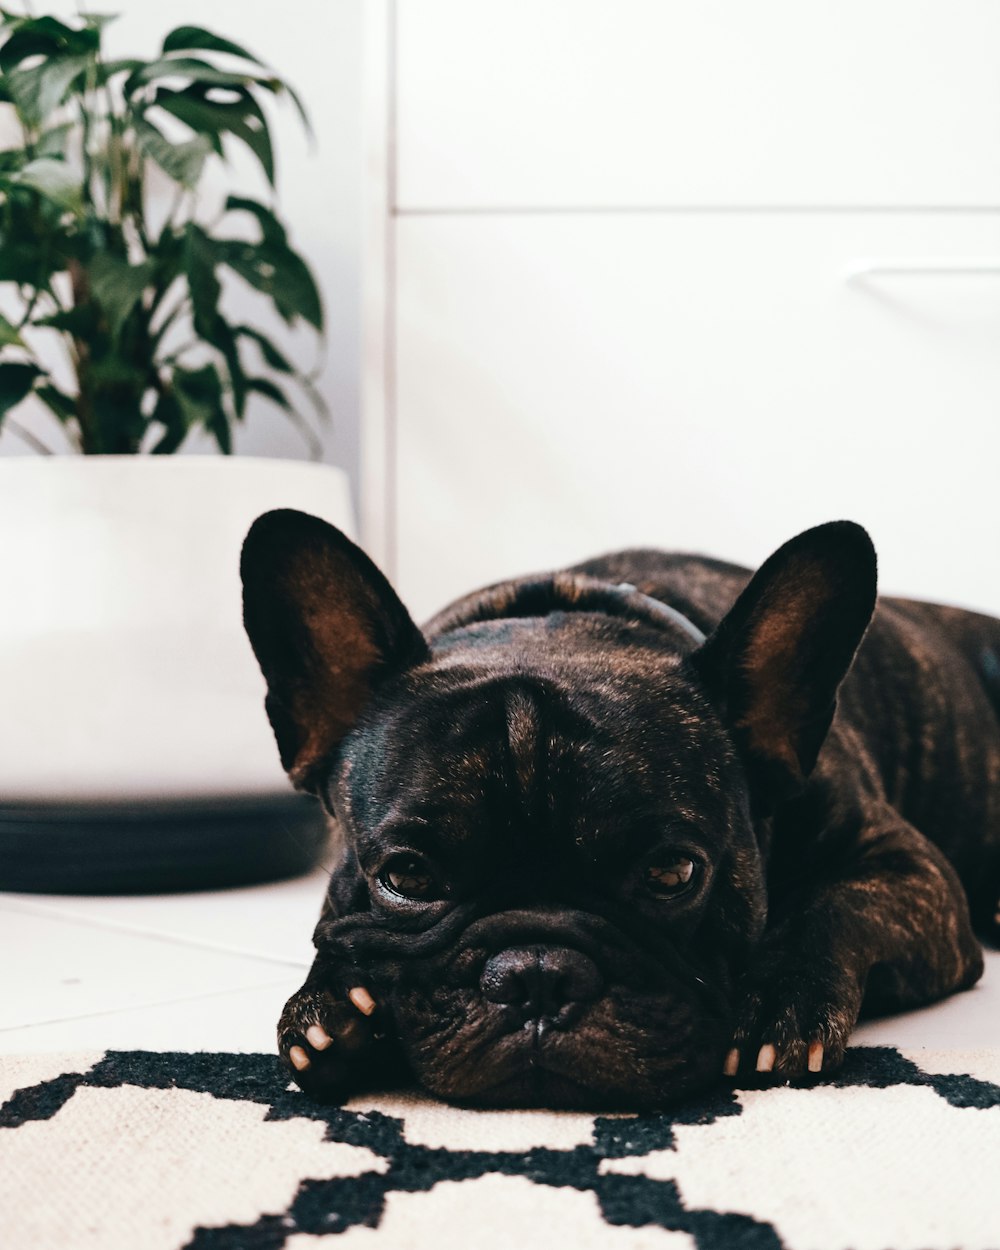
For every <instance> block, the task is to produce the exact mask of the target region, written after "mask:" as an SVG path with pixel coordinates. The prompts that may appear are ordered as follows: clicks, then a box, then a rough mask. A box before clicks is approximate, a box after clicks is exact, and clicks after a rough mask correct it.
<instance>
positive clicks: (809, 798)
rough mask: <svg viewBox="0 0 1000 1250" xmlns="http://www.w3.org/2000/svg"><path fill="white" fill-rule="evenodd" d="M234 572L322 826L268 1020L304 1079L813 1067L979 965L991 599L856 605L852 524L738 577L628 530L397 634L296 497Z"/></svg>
mask: <svg viewBox="0 0 1000 1250" xmlns="http://www.w3.org/2000/svg"><path fill="white" fill-rule="evenodd" d="M242 571H243V578H244V604H245V619H246V626H247V631H248V633H249V635H250V639H251V642H252V643H253V647H254V651H255V652H256V655H257V658H258V660H259V661H260V665H261V668H262V670H263V672H264V676H265V678H266V680H267V688H268V694H267V711H268V715H269V716H270V719H271V724H272V725H273V727H274V732H275V735H276V737H277V741H278V749H279V751H280V753H281V759H282V762H283V763H284V766H285V767H286V769H287V770H288V773H289V775H290V776H291V778H292V780H293V781H294V782H295V784H296V785H297V786H299V787H301V788H302V789H304V790H307V791H310V792H312V793H314V794H316V795H317V796H318V797H319V799H320V800H321V801H322V802H323V804H325V806H326V807H327V809H328V810H329V812H330V814H331V816H332V817H333V819H334V821H335V826H336V830H337V837H338V839H339V842H338V847H339V850H338V856H339V859H338V862H337V865H336V867H335V869H334V872H333V875H332V879H331V883H330V888H329V894H328V897H327V900H326V903H325V906H324V908H323V913H322V916H321V918H320V921H319V924H318V926H317V929H316V934H315V941H316V947H317V956H316V961H315V964H314V965H313V968H312V970H311V972H310V973H309V976H308V978H307V980H306V983H305V985H304V986H303V987H302V989H301V990H300V991H299V992H298V993H297V994H295V995H294V996H293V997H292V998H291V1000H290V1001H289V1003H288V1004H287V1006H286V1007H285V1010H284V1013H283V1015H282V1017H281V1020H280V1023H279V1048H280V1051H281V1054H282V1056H283V1057H284V1058H285V1060H286V1061H287V1063H288V1065H289V1068H290V1070H291V1071H292V1072H293V1074H294V1076H295V1079H296V1080H297V1081H298V1082H299V1083H300V1085H301V1086H302V1087H303V1088H304V1089H305V1090H307V1091H308V1092H309V1093H311V1094H314V1095H315V1096H317V1097H320V1098H324V1099H339V1098H342V1097H345V1096H347V1095H349V1094H350V1093H351V1092H353V1091H355V1090H357V1089H360V1088H362V1087H366V1086H367V1087H372V1086H378V1085H379V1084H385V1083H389V1082H395V1081H398V1080H399V1079H401V1078H406V1077H407V1076H411V1077H414V1078H415V1079H416V1080H417V1081H419V1082H420V1084H422V1085H423V1086H424V1088H426V1089H427V1090H430V1091H432V1092H433V1093H435V1094H438V1095H440V1096H441V1097H444V1098H447V1099H451V1100H454V1101H459V1102H465V1103H470V1104H476V1105H484V1106H529V1105H547V1106H562V1107H587V1108H590V1107H593V1108H600V1107H606V1108H621V1109H626V1108H637V1107H638V1108H645V1107H655V1106H658V1105H661V1104H664V1103H667V1102H670V1101H672V1100H675V1099H677V1098H678V1097H681V1096H683V1095H685V1094H687V1093H689V1092H691V1091H693V1090H698V1089H700V1088H703V1087H705V1086H707V1085H709V1084H711V1083H712V1082H715V1081H720V1080H723V1079H725V1078H726V1076H729V1077H733V1076H740V1077H745V1076H746V1075H747V1074H748V1073H750V1072H754V1071H756V1072H770V1073H772V1074H773V1077H774V1078H777V1079H787V1078H803V1079H809V1077H810V1074H815V1073H824V1072H828V1071H831V1070H832V1069H834V1068H835V1067H836V1065H837V1064H838V1063H839V1062H840V1060H841V1058H842V1056H843V1053H844V1047H845V1045H846V1043H847V1040H848V1038H849V1036H850V1033H851V1029H852V1028H853V1026H854V1024H855V1021H856V1020H857V1018H858V1015H859V1013H860V1012H861V1011H862V1010H865V1011H876V1012H882V1011H891V1010H894V1009H898V1008H903V1007H910V1006H914V1005H917V1004H920V1003H926V1002H929V1001H931V1000H933V999H936V998H940V997H942V996H943V995H946V994H950V993H952V992H954V991H956V990H960V989H964V988H967V987H968V986H971V985H972V984H973V983H974V982H975V981H976V980H977V978H978V977H979V975H980V973H981V971H982V956H981V952H980V948H979V945H978V942H977V939H976V936H975V934H976V933H977V932H978V933H979V934H980V936H987V937H992V936H995V934H996V933H997V931H998V926H997V920H996V913H997V896H998V893H1000V723H998V712H1000V676H998V674H1000V622H998V621H994V620H992V619H990V618H988V617H984V616H978V615H975V614H973V613H970V612H964V611H959V610H958V609H953V608H944V607H939V606H934V605H931V604H926V603H917V602H910V601H906V600H902V599H883V600H880V601H879V604H878V606H877V608H876V603H875V554H874V551H873V550H872V545H871V543H870V541H869V539H868V536H867V535H866V533H865V532H864V530H862V529H861V528H860V527H859V526H857V525H853V524H851V523H849V522H834V523H832V524H829V525H823V526H820V527H818V528H816V529H812V530H809V531H807V532H806V533H804V534H800V535H799V536H798V537H797V538H793V539H792V540H791V541H790V542H788V543H786V544H785V546H783V547H782V548H781V549H780V550H779V551H777V552H776V553H775V554H774V555H773V556H771V558H770V559H769V560H768V561H767V562H766V563H765V564H764V565H763V567H762V568H761V569H760V570H759V571H758V572H757V573H756V574H755V575H753V576H752V577H751V576H750V574H749V573H748V572H747V571H746V570H744V569H741V568H737V567H735V566H733V565H729V564H724V563H721V562H719V561H716V560H709V559H704V558H701V557H697V556H687V555H668V554H664V553H660V552H655V551H629V552H622V553H620V554H617V555H611V556H607V557H605V558H602V559H598V560H593V561H591V562H589V563H587V564H583V565H580V566H578V567H577V568H574V569H569V570H566V571H562V572H557V573H553V574H547V575H544V576H537V577H531V578H525V579H522V580H518V581H513V582H505V583H502V584H500V585H496V586H492V587H489V588H488V589H486V590H483V591H480V592H478V593H476V594H473V595H471V596H469V597H468V598H466V599H462V600H461V601H459V602H458V603H455V604H453V605H452V606H451V607H450V608H448V609H446V610H445V611H444V612H443V613H441V614H440V615H439V616H438V617H436V618H435V619H434V620H432V621H431V622H430V623H429V624H428V625H427V627H426V628H425V629H424V630H423V631H421V630H419V629H418V628H417V627H416V625H415V624H414V623H413V621H412V620H411V619H410V616H409V614H408V613H407V611H406V609H405V607H404V606H403V604H402V603H401V602H400V601H399V599H398V598H397V596H396V595H395V593H394V592H393V590H392V589H391V587H390V586H389V584H388V582H387V581H386V579H385V578H384V577H383V576H382V574H381V573H380V572H379V571H378V569H377V568H375V566H374V565H373V564H372V563H371V561H370V560H369V559H368V558H367V557H366V556H365V555H364V554H363V553H362V552H361V551H360V550H359V549H358V548H357V547H356V546H354V545H353V544H352V543H351V542H349V541H348V540H347V539H346V538H345V537H344V536H343V535H342V534H341V533H339V532H338V531H337V530H335V529H333V528H331V527H330V526H328V525H326V524H325V523H324V522H322V521H319V520H317V519H315V518H314V517H309V516H306V515H304V514H302V513H298V512H291V511H281V512H272V513H268V514H267V515H266V516H264V517H261V518H260V520H258V521H257V522H256V523H255V524H254V526H253V528H252V529H251V531H250V534H249V536H248V538H247V541H246V545H245V547H244V552H243V564H242Z"/></svg>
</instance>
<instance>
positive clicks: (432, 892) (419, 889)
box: [378, 855, 440, 902]
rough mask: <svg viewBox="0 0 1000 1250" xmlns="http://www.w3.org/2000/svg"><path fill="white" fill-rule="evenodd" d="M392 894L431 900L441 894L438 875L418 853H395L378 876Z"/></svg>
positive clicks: (426, 900)
mask: <svg viewBox="0 0 1000 1250" xmlns="http://www.w3.org/2000/svg"><path fill="white" fill-rule="evenodd" d="M378 879H379V881H380V882H381V884H382V885H383V886H384V887H385V888H386V889H387V890H388V891H389V893H390V894H398V895H399V897H400V898H409V899H415V900H418V901H419V902H429V901H430V900H432V899H435V898H438V897H439V895H440V885H439V882H438V878H437V875H436V874H435V872H434V870H433V869H432V868H431V866H430V864H428V862H427V861H426V860H425V859H421V858H420V856H418V855H394V856H393V857H392V859H390V860H388V862H387V863H386V864H385V865H384V866H383V868H382V871H381V872H380V873H379V876H378Z"/></svg>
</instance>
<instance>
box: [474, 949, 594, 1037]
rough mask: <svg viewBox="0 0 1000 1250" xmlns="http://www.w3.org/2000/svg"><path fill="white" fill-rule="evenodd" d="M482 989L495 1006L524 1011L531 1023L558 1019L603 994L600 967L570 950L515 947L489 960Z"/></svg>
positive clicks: (482, 977) (481, 982) (582, 955)
mask: <svg viewBox="0 0 1000 1250" xmlns="http://www.w3.org/2000/svg"><path fill="white" fill-rule="evenodd" d="M479 985H480V988H481V989H482V991H483V997H484V998H488V999H489V1000H490V1002H492V1003H504V1004H505V1005H509V1006H514V1007H520V1008H521V1010H522V1011H523V1012H524V1013H525V1016H526V1017H527V1018H528V1019H539V1018H542V1017H554V1016H557V1015H559V1013H560V1012H561V1011H562V1009H563V1008H564V1007H567V1006H568V1005H569V1004H570V1003H585V1002H589V1001H590V1000H591V999H593V998H596V997H597V996H598V994H600V992H601V988H602V986H603V981H602V978H601V974H600V972H599V971H598V969H597V965H596V964H595V963H594V962H593V960H591V959H588V958H587V956H586V955H584V954H583V952H582V951H576V950H572V949H571V948H570V947H568V946H556V947H547V946H511V947H508V949H507V950H504V951H500V953H499V954H498V955H494V956H493V958H492V959H489V960H487V962H486V966H485V967H484V968H483V973H482V976H481V977H480V978H479Z"/></svg>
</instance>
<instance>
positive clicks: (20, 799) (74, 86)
mask: <svg viewBox="0 0 1000 1250" xmlns="http://www.w3.org/2000/svg"><path fill="white" fill-rule="evenodd" d="M111 20H112V19H111V18H109V17H103V16H102V17H98V16H92V15H83V16H81V17H79V18H78V19H76V20H73V21H62V20H59V19H57V18H55V17H50V16H43V17H25V16H15V15H13V14H10V13H8V12H6V11H0V109H3V108H6V111H7V112H8V114H9V115H10V116H12V117H14V118H16V121H17V124H18V127H19V132H20V141H19V142H17V143H15V144H13V145H12V146H9V147H7V148H6V149H5V150H3V151H0V309H2V311H0V427H3V426H4V425H6V427H7V428H8V429H10V430H12V431H14V432H15V433H17V434H18V435H19V436H20V437H21V438H22V439H24V440H26V441H27V442H28V443H30V444H31V446H32V447H34V448H35V449H36V450H38V451H41V452H44V451H50V450H52V444H53V443H54V442H55V439H54V438H53V437H52V436H51V435H52V434H56V433H58V432H60V431H61V436H62V440H63V442H64V443H67V444H68V446H69V447H70V448H71V449H73V450H74V451H78V452H82V453H84V454H83V455H82V456H38V457H17V458H14V459H11V458H6V459H0V519H2V522H3V524H4V533H5V543H4V552H3V554H2V555H0V580H2V582H3V584H4V586H5V589H6V591H7V592H8V593H7V596H6V606H5V610H4V612H3V614H2V615H0V685H2V687H3V688H4V691H5V711H3V712H2V713H0V795H3V796H4V799H3V800H2V805H0V887H6V888H19V887H20V888H41V889H53V888H56V889H63V888H66V889H74V888H102V889H103V888H135V887H137V886H143V887H152V888H165V887H166V886H168V885H170V886H176V885H181V884H185V885H187V884H199V885H205V884H210V883H218V882H220V881H231V880H237V879H252V878H255V877H261V876H268V875H276V874H277V873H279V872H287V871H294V870H297V869H299V868H302V867H305V866H306V865H307V863H308V862H311V858H312V857H314V855H315V853H316V850H317V848H318V846H319V845H320V841H321V836H320V834H319V832H318V829H319V825H318V822H317V817H316V815H315V813H314V812H313V811H312V809H311V808H310V809H309V811H308V815H307V816H302V819H301V820H299V814H300V809H298V808H295V809H294V813H293V809H292V808H289V807H288V806H287V804H288V802H289V801H290V800H291V799H297V798H298V796H293V795H290V794H289V793H288V792H287V787H286V783H285V782H284V779H283V777H282V775H281V773H280V769H279V767H278V765H277V759H276V752H275V751H274V747H273V743H272V742H271V740H270V734H269V732H268V731H267V727H266V724H265V718H264V715H263V711H262V708H261V700H262V697H263V691H262V688H261V684H260V680H259V677H258V675H257V672H256V666H255V665H254V663H253V660H252V656H251V655H250V651H249V647H248V645H247V644H246V642H245V639H244V638H243V637H242V631H241V627H240V612H239V593H238V578H237V557H238V547H239V541H240V538H241V536H242V534H243V532H245V529H246V528H247V526H248V525H249V522H250V521H251V520H252V519H253V516H254V515H256V514H257V513H259V512H261V511H264V510H265V509H267V508H269V507H274V506H280V505H291V506H300V507H308V508H309V509H310V510H313V511H317V512H320V513H321V514H324V515H326V516H327V517H328V518H329V519H330V520H332V521H334V522H335V523H337V524H339V525H341V526H342V527H346V528H348V529H350V526H351V519H350V509H349V503H348V496H347V488H346V481H345V480H344V477H343V474H342V473H341V472H340V470H335V469H333V468H331V467H329V466H321V465H316V464H304V463H297V462H289V461H286V462H277V461H251V460H240V459H238V458H237V459H234V460H223V459H221V458H216V457H205V456H182V457H169V456H168V453H171V452H176V451H177V450H179V449H180V448H181V447H182V446H183V445H184V444H185V442H186V441H187V440H189V437H190V436H192V435H193V434H195V433H196V432H200V433H201V434H202V437H204V434H205V433H207V435H208V436H209V438H210V439H211V440H212V442H214V444H215V445H216V446H217V447H218V449H219V450H220V451H222V452H224V453H229V452H231V451H232V450H233V433H234V429H235V428H236V426H237V425H238V423H239V422H241V421H242V420H243V419H244V417H245V414H246V412H247V406H248V403H249V402H250V400H251V397H253V396H258V397H262V398H263V399H264V400H265V401H267V402H268V403H269V404H271V405H274V406H276V408H277V410H278V411H279V412H280V413H281V414H283V416H284V417H285V418H287V419H289V420H291V421H293V422H294V423H295V424H296V426H297V428H298V429H299V430H301V432H302V434H303V437H304V439H305V446H306V448H307V449H308V451H309V452H310V453H311V454H312V455H313V456H314V457H315V456H316V455H317V454H318V451H319V442H318V439H317V436H316V433H315V430H314V424H315V420H316V418H317V417H322V416H323V415H324V407H323V403H322V399H321V398H320V395H319V393H318V391H317V389H316V386H315V382H314V378H313V375H312V374H311V373H310V372H308V371H306V370H304V369H302V368H301V367H300V366H299V365H298V364H297V363H296V362H295V360H294V359H293V353H292V352H290V351H289V350H288V349H287V348H284V347H283V345H281V344H279V343H278V342H276V341H275V338H274V332H273V328H277V329H278V330H281V329H282V325H284V326H288V327H293V328H294V327H297V326H300V325H304V326H308V327H312V329H313V331H315V332H316V334H317V335H320V334H321V333H322V330H323V310H322V305H321V301H320V297H319V293H318V290H317V286H316V282H315V280H314V278H313V276H312V274H311V272H310V269H309V266H308V265H307V263H306V262H305V260H304V259H303V257H302V256H301V255H300V254H299V253H298V252H297V251H296V250H295V248H294V247H293V246H292V244H291V243H290V241H289V238H288V234H287V231H286V228H285V227H284V225H283V224H282V222H281V220H280V218H279V216H278V215H277V213H276V211H275V208H274V206H273V203H272V199H271V196H272V193H273V189H274V181H275V156H274V148H273V142H272V135H271V130H270V127H269V125H268V117H267V111H266V108H267V100H268V98H285V99H287V100H288V101H289V102H290V104H291V106H292V107H293V108H295V109H296V110H297V111H298V113H299V115H300V116H301V118H302V120H303V123H304V124H306V125H308V122H307V120H306V115H305V112H304V110H303V108H302V105H301V102H300V101H299V99H298V97H297V96H296V94H295V92H294V91H293V90H292V88H291V87H290V86H289V85H288V84H287V83H286V82H285V81H284V80H283V79H281V78H280V77H278V76H277V75H275V74H274V73H273V72H272V71H271V70H270V69H268V68H267V67H266V66H265V65H264V64H263V63H262V62H261V61H260V60H259V59H258V58H257V57H255V56H254V55H253V54H252V53H251V52H250V51H248V50H247V49H246V48H244V47H242V46H241V45H240V44H238V43H235V42H233V41H232V40H230V39H227V38H223V37H221V36H219V35H216V34H213V33H211V32H210V31H208V30H205V29H203V28H201V27H197V26H180V27H177V28H176V29H174V30H172V31H170V33H169V34H168V35H167V36H166V37H165V39H164V40H163V44H162V47H161V48H160V50H159V51H158V52H157V53H156V54H155V55H154V56H152V57H151V58H150V59H146V60H143V59H139V58H134V57H129V58H125V59H120V58H119V59H108V58H107V57H106V56H105V55H104V52H103V48H102V37H103V33H104V30H105V27H106V25H107V23H108V22H109V21H111ZM234 147H242V148H243V149H245V150H246V151H248V152H249V153H251V154H252V157H253V160H254V163H255V165H256V166H257V167H258V168H259V171H260V181H261V186H262V187H263V188H264V194H263V195H259V194H258V195H252V194H235V193H231V194H228V195H227V196H225V198H224V199H223V200H222V202H221V203H218V204H216V205H215V206H214V207H213V206H212V205H211V204H210V203H209V201H210V198H211V196H210V195H209V194H204V193H203V192H205V189H206V188H207V187H209V186H210V184H211V177H212V170H213V167H215V171H216V174H217V173H218V166H219V164H220V162H222V161H224V160H225V159H226V158H227V156H228V155H229V154H230V153H231V151H232V150H233V149H234ZM241 283H242V284H244V285H249V287H250V288H251V289H252V291H253V292H254V293H255V299H256V303H257V307H258V308H259V312H260V316H259V318H257V319H254V320H253V321H251V320H250V319H248V318H245V317H240V318H236V317H235V316H233V315H232V313H231V312H230V311H229V298H228V297H229V295H230V294H231V289H232V288H233V287H234V286H238V285H239V284H241ZM32 406H33V407H34V409H35V413H34V415H33V416H32V414H31V413H30V411H29V409H30V408H31V407H32ZM39 408H41V410H42V411H43V412H44V413H45V414H47V420H48V422H49V423H50V431H51V433H50V431H46V429H45V428H44V425H43V426H40V425H39V424H38V410H39ZM22 410H23V411H24V412H28V413H29V419H28V420H27V421H25V420H22ZM303 410H305V411H306V412H308V413H309V416H305V415H304V413H303ZM146 452H148V453H151V454H150V455H138V454H136V453H146ZM222 469H225V470H226V472H225V473H222V472H221V470H222ZM35 725H37V732H38V735H39V736H38V738H37V739H33V736H32V727H33V726H35ZM248 726H253V728H252V729H249V730H248V728H247V727H248ZM53 734H54V735H55V736H54V738H53V736H52V735H53ZM303 801H304V800H303ZM272 808H275V809H276V810H278V812H279V817H280V820H281V821H282V822H284V824H285V826H286V827H288V826H289V824H291V825H295V833H294V836H293V838H292V839H291V843H289V845H288V846H286V847H285V848H284V849H282V848H281V847H278V846H276V845H275V844H274V842H273V839H272V840H269V838H270V834H269V829H270V825H269V824H268V820H266V819H265V820H263V823H261V822H260V821H258V824H259V825H260V828H259V830H258V833H259V836H257V834H255V833H254V828H255V826H254V821H255V820H256V819H257V817H256V816H255V815H254V813H257V814H258V815H259V814H260V812H261V811H263V810H264V809H267V810H268V811H271V809H272ZM302 810H303V811H304V809H302ZM88 821H89V822H90V823H89V825H88V824H87V822H88ZM95 821H96V822H97V823H96V824H95V823H94V822H95ZM116 821H117V822H118V824H117V825H116V823H115V822H116ZM157 821H158V822H159V825H158V826H157V827H158V834H157V837H158V839H159V846H158V849H157V851H156V854H155V855H153V856H152V858H150V856H149V855H148V854H145V853H144V852H142V847H143V845H144V843H143V841H142V839H138V835H137V834H136V833H135V830H136V828H137V827H139V826H141V827H142V828H144V829H146V830H148V829H149V828H151V827H152V825H151V823H150V822H154V823H155V822H157ZM296 821H299V823H298V825H296ZM81 822H83V823H82V824H81ZM122 822H124V823H122ZM137 822H138V824H137ZM199 822H200V823H199ZM83 827H88V828H90V830H91V835H90V836H92V837H93V838H96V841H92V842H91V843H90V846H91V851H92V853H91V854H90V855H88V856H87V857H81V856H80V855H75V856H73V855H71V856H70V859H71V860H73V862H74V863H75V865H76V870H75V873H73V872H71V873H69V875H67V874H66V873H65V872H63V874H62V876H60V875H59V872H58V871H57V864H58V859H59V856H58V855H53V854H52V853H51V848H52V846H53V845H54V843H53V838H54V837H55V836H56V834H57V833H59V832H60V831H61V833H62V834H65V836H67V837H70V838H75V837H76V833H75V832H74V830H79V829H80V828H83ZM307 827H308V831H311V832H307ZM43 829H44V830H45V831H46V832H45V843H46V852H45V856H44V860H42V859H38V858H37V857H33V855H32V850H31V848H32V847H33V846H34V845H35V844H36V843H38V844H39V845H40V835H41V834H42V831H43ZM101 829H103V830H108V829H111V830H112V834H111V835H109V836H107V837H104V835H99V834H98V833H95V832H94V831H95V830H101ZM169 829H174V830H175V832H182V833H183V837H182V839H181V840H182V841H183V842H184V844H185V846H186V847H187V849H186V850H185V851H184V852H183V854H182V853H181V851H180V850H179V849H177V848H179V846H180V843H177V847H176V848H175V853H174V854H173V855H171V853H170V851H169V847H170V845H171V844H170V837H171V836H172V835H170V834H169V831H168V830H169ZM115 831H117V832H115ZM36 835H38V836H36ZM255 836H257V842H256V843H254V841H253V839H254V837H255ZM102 837H103V842H102V841H101V838H102ZM164 839H166V841H165V842H164ZM292 843H294V845H292ZM145 844H146V845H149V843H148V839H147V841H146V843H145ZM195 845H197V847H198V848H200V850H199V851H198V854H194V853H193V852H192V849H191V848H192V847H193V846H195ZM100 846H103V847H104V850H103V851H100V853H98V851H99V848H100ZM129 847H131V848H132V849H131V851H130V850H129V849H128V848H129ZM130 855H131V856H132V858H131V859H130V858H129V856H130ZM185 856H186V857H187V858H186V860H185V858H184V857H185ZM154 861H155V863H154ZM45 862H48V863H49V864H50V865H51V868H46V867H45V866H44V865H45Z"/></svg>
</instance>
